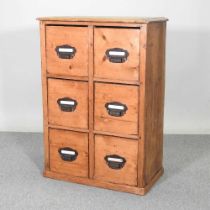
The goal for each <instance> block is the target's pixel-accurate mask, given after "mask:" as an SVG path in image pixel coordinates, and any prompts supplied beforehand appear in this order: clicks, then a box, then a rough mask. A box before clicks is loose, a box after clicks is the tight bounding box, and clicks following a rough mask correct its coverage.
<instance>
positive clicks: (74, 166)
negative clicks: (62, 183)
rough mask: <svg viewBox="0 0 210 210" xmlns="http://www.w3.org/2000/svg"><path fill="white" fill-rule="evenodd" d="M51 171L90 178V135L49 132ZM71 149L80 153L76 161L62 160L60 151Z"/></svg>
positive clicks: (58, 131)
mask: <svg viewBox="0 0 210 210" xmlns="http://www.w3.org/2000/svg"><path fill="white" fill-rule="evenodd" d="M49 141H50V170H52V171H54V172H58V173H63V174H68V175H71V176H80V177H88V134H85V133H78V132H72V131H64V130H56V129H50V130H49ZM65 147H70V148H72V149H74V150H76V151H77V152H78V156H77V158H76V160H74V161H72V162H69V161H64V160H62V159H61V157H60V154H59V153H58V150H59V149H60V148H65Z"/></svg>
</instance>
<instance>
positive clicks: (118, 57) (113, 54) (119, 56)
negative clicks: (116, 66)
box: [105, 48, 129, 63]
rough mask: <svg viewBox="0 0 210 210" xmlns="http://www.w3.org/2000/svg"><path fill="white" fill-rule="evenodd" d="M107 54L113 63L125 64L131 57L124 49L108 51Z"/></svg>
mask: <svg viewBox="0 0 210 210" xmlns="http://www.w3.org/2000/svg"><path fill="white" fill-rule="evenodd" d="M105 54H106V57H107V58H108V59H109V61H110V62H112V63H124V62H125V61H126V60H127V58H128V56H129V53H128V51H127V50H124V49H122V48H111V49H108V50H106V52H105Z"/></svg>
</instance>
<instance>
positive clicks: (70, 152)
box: [58, 147, 78, 162]
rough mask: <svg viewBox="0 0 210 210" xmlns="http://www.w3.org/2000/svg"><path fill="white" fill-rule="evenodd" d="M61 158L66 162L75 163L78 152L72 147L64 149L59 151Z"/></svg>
mask: <svg viewBox="0 0 210 210" xmlns="http://www.w3.org/2000/svg"><path fill="white" fill-rule="evenodd" d="M58 153H59V154H60V157H61V159H62V160H64V161H70V162H71V161H74V160H76V159H77V156H78V152H77V151H76V150H74V149H72V148H70V147H63V148H60V149H59V150H58Z"/></svg>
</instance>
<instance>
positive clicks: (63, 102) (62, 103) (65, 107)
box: [57, 97, 78, 112]
mask: <svg viewBox="0 0 210 210" xmlns="http://www.w3.org/2000/svg"><path fill="white" fill-rule="evenodd" d="M57 103H58V106H59V107H60V109H61V111H63V112H73V111H74V110H75V109H76V107H77V104H78V103H77V101H76V100H74V99H71V98H68V97H64V98H59V99H58V100H57Z"/></svg>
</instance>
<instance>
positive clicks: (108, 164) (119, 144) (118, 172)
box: [94, 135, 138, 185]
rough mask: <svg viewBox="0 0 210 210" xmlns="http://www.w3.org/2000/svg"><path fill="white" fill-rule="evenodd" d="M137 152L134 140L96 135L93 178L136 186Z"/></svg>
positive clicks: (136, 143)
mask: <svg viewBox="0 0 210 210" xmlns="http://www.w3.org/2000/svg"><path fill="white" fill-rule="evenodd" d="M137 151H138V141H136V140H129V139H124V138H118V137H111V136H102V135H96V136H95V172H94V178H95V179H99V180H102V181H105V182H113V183H118V184H126V185H137Z"/></svg>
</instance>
